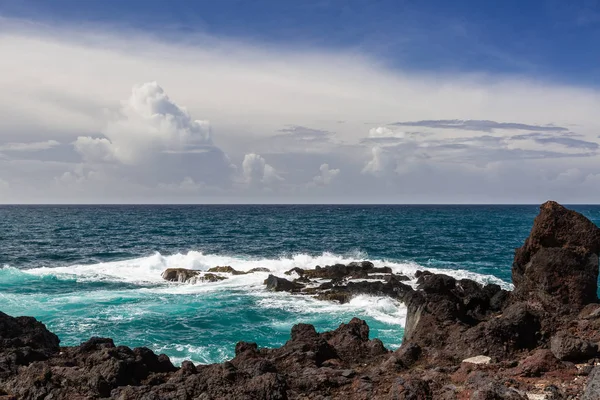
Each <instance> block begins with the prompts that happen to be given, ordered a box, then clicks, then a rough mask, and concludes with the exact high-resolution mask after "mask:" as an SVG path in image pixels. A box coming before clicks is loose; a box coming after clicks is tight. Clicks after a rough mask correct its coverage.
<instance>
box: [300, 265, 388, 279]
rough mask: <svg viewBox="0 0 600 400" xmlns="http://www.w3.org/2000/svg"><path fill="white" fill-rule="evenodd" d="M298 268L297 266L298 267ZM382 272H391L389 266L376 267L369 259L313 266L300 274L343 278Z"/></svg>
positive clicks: (313, 276) (315, 277) (321, 277)
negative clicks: (346, 263) (313, 267)
mask: <svg viewBox="0 0 600 400" xmlns="http://www.w3.org/2000/svg"><path fill="white" fill-rule="evenodd" d="M298 269H299V268H298ZM291 271H293V272H296V273H298V271H297V269H292V270H290V271H288V272H291ZM376 273H384V274H391V273H392V269H391V268H390V267H381V268H376V267H375V266H374V265H373V263H372V262H370V261H362V262H351V263H350V264H348V265H344V264H335V265H328V266H325V267H319V266H317V267H315V269H308V270H302V276H306V277H307V278H309V279H343V278H346V277H352V276H357V277H360V278H366V277H368V274H376Z"/></svg>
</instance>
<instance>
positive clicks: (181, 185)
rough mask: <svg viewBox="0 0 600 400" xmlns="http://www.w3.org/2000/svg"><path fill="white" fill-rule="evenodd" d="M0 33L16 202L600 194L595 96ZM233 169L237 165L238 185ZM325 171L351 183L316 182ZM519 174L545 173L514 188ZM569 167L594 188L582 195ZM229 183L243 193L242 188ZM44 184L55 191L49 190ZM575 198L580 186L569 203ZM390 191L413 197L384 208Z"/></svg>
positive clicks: (15, 27)
mask: <svg viewBox="0 0 600 400" xmlns="http://www.w3.org/2000/svg"><path fill="white" fill-rule="evenodd" d="M2 25H3V26H2V29H1V30H0V54H10V55H11V56H10V57H8V58H6V57H5V59H3V62H2V63H0V92H1V93H3V94H4V95H3V96H0V147H1V148H2V153H3V154H2V155H0V173H1V174H2V178H3V179H5V180H6V181H8V182H9V183H10V185H11V193H20V194H19V196H20V197H18V198H19V199H24V200H29V201H36V200H37V199H44V201H50V200H51V196H55V198H57V199H60V200H61V201H64V200H65V199H68V200H70V201H75V202H76V201H78V200H81V201H96V202H102V201H103V200H105V199H108V200H110V201H119V199H121V200H123V201H125V200H126V199H127V200H129V199H131V201H138V202H139V201H153V200H154V199H156V198H161V199H162V197H159V196H158V194H160V191H161V190H163V191H164V192H165V193H167V192H168V193H169V196H171V195H172V196H173V197H165V199H172V198H175V197H174V196H176V194H177V193H184V192H185V188H186V187H188V188H197V189H198V190H197V192H195V193H198V196H205V195H207V193H209V192H210V191H211V190H213V189H211V188H215V187H217V188H219V190H220V192H219V193H220V194H219V195H222V196H223V198H227V197H228V196H229V198H230V199H233V201H239V202H244V201H246V200H247V197H246V196H245V195H246V193H251V192H252V193H258V192H260V193H261V194H262V193H263V192H266V191H264V190H261V191H254V190H253V188H256V187H261V185H262V186H267V185H270V187H271V188H272V192H270V193H269V195H271V194H272V195H273V198H277V199H278V200H280V201H286V198H284V196H285V195H287V194H288V193H294V195H293V196H291V195H290V196H289V198H288V199H287V201H317V202H322V201H327V199H328V198H323V197H319V196H331V195H332V194H331V193H329V192H328V191H327V190H310V189H308V188H307V182H312V183H313V186H314V185H315V184H319V183H321V182H322V183H323V184H324V185H325V181H326V180H329V182H332V181H333V182H335V184H336V186H339V187H341V188H342V189H343V191H344V193H355V194H356V193H358V194H361V195H363V194H364V193H368V196H369V197H368V198H366V199H365V198H362V199H361V200H359V199H358V198H356V197H355V198H354V199H355V201H365V200H370V199H372V201H377V200H380V199H381V200H382V201H386V202H389V201H390V200H391V201H400V202H401V201H411V200H414V201H425V202H428V201H429V202H430V201H441V202H443V201H452V200H456V201H460V200H461V199H467V200H466V201H477V199H479V198H484V197H480V196H483V194H482V190H483V188H485V189H486V190H488V191H489V193H490V194H489V195H487V194H486V196H488V197H485V198H484V200H485V201H489V199H490V198H491V199H493V198H494V197H493V194H496V195H502V196H505V197H502V198H506V199H510V198H511V197H510V196H513V197H512V198H513V199H514V201H530V200H531V199H535V198H537V197H538V196H544V197H548V196H547V195H548V194H551V193H554V192H552V190H554V189H556V190H565V193H568V194H569V196H571V197H570V199H571V201H584V200H578V199H586V198H590V199H591V198H592V197H591V196H592V195H591V194H590V193H591V192H586V191H585V190H583V189H582V190H579V191H578V190H575V188H574V185H579V186H578V187H583V186H584V185H586V183H585V182H586V181H587V180H594V179H596V178H595V177H594V175H593V174H594V173H595V171H596V170H597V165H598V163H599V162H600V157H599V156H598V155H597V153H598V151H597V150H596V149H594V147H593V143H594V142H596V141H597V140H598V138H597V134H598V133H597V132H598V131H600V114H599V113H598V109H600V96H599V95H598V94H599V92H598V90H597V89H595V88H582V87H579V86H568V85H565V84H558V83H555V82H551V81H543V80H540V79H538V78H537V77H535V78H534V79H526V78H523V77H511V76H508V75H506V76H493V75H485V74H459V73H452V74H450V73H449V74H445V75H444V74H442V75H440V74H436V75H429V74H425V73H417V72H414V71H402V70H394V69H389V68H386V67H384V65H385V64H384V63H380V62H378V60H373V59H368V58H366V57H363V56H361V55H359V54H356V53H340V52H334V51H324V50H318V49H313V50H310V49H306V48H305V49H294V48H293V47H289V48H285V49H283V48H277V47H264V46H254V45H252V44H248V43H233V42H231V41H227V40H222V39H219V38H206V37H204V38H199V37H196V36H193V35H191V36H188V37H186V38H185V40H181V41H179V42H165V41H161V40H157V39H156V38H153V37H150V36H145V35H143V34H140V33H135V32H121V31H118V30H114V29H104V30H103V29H101V28H99V29H98V28H97V29H96V30H95V31H91V30H83V29H76V28H73V27H68V26H67V27H63V28H60V29H59V28H56V27H52V26H39V25H36V24H32V23H26V24H19V23H18V22H15V21H7V20H2ZM65 71H68V72H69V73H65ZM154 81H158V82H160V84H161V85H162V87H164V88H165V90H162V89H161V87H160V86H158V84H155V83H153V82H154ZM142 82H148V83H146V84H143V85H140V86H136V87H135V88H134V89H133V91H132V92H131V94H130V96H128V95H127V91H128V89H129V88H131V87H132V85H133V84H135V83H142ZM165 92H168V93H169V96H170V97H168V96H167V95H166V93H165ZM123 98H127V100H126V101H124V102H123V103H121V104H119V103H118V101H119V99H123ZM171 98H172V99H175V100H176V102H175V101H173V100H171ZM456 99H460V101H456ZM180 104H183V105H185V108H184V107H183V106H181V105H180ZM196 119H200V120H196ZM204 119H209V120H210V121H211V124H210V125H209V124H208V123H207V122H205V121H203V120H204ZM454 119H458V120H469V119H471V120H477V121H479V124H482V123H483V125H485V123H486V121H487V122H490V121H499V122H506V123H510V122H516V123H519V124H520V126H523V124H529V125H540V126H546V127H548V126H549V125H548V124H554V125H557V126H565V127H568V128H569V129H571V130H573V131H574V132H570V133H573V134H576V135H579V136H571V137H569V139H565V138H564V137H558V138H557V137H555V136H557V135H559V134H558V133H556V132H552V131H548V130H546V131H544V132H545V133H544V135H546V136H544V137H535V136H531V137H528V138H524V139H519V140H517V139H514V138H511V137H512V136H514V135H516V134H517V133H515V132H514V130H510V129H505V128H510V124H508V125H507V124H496V125H493V126H494V127H493V129H492V128H489V126H488V129H487V131H478V130H476V129H471V128H473V125H472V124H471V125H468V126H466V125H465V126H463V127H462V129H459V128H460V127H454V126H452V125H450V126H444V127H443V128H440V124H439V120H454ZM424 120H428V121H429V123H427V124H423V123H421V124H420V125H419V126H407V125H405V126H400V125H394V123H395V122H398V121H424ZM432 121H433V123H432ZM436 121H437V122H438V123H436ZM488 125H489V124H488ZM369 127H373V128H372V129H368V128H369ZM211 128H212V129H213V132H214V137H213V135H211ZM438 128H439V129H438ZM518 133H519V134H522V133H525V132H523V131H522V129H521V132H518ZM563 133H566V132H563ZM524 136H526V135H524ZM573 139H576V140H580V141H582V142H589V143H592V144H589V145H586V143H582V142H576V141H575V140H573ZM58 142H60V143H73V146H72V147H69V146H59V145H57V144H56V143H58ZM50 148H52V151H41V150H45V149H50ZM259 154H260V155H259ZM229 157H231V159H233V160H242V159H243V162H242V163H241V164H240V165H238V166H239V172H238V171H236V168H235V167H234V166H233V165H232V163H231V162H230V161H229ZM18 159H21V161H22V162H17V161H18ZM265 159H266V160H269V162H268V163H267V162H266V161H265ZM25 161H27V162H25ZM326 161H328V162H329V163H331V164H332V165H335V166H336V167H338V168H339V169H341V170H343V171H344V173H343V174H340V173H334V172H333V171H337V169H327V171H329V172H328V173H329V174H330V175H327V177H326V175H325V174H323V172H322V171H321V175H317V176H316V177H315V176H314V175H315V174H314V170H315V167H316V166H322V165H323V164H324V162H326ZM79 164H82V165H83V167H82V168H83V171H85V172H84V173H82V174H79V173H77V172H76V169H77V168H78V167H77V166H78V165H79ZM523 169H527V170H528V171H544V172H543V173H542V172H539V174H538V173H537V172H536V173H534V172H531V173H528V174H519V173H518V172H516V171H520V170H523ZM573 169H577V170H578V171H581V174H582V175H581V176H586V177H590V178H585V179H584V181H583V182H581V179H582V178H580V177H579V175H577V174H574V175H573V171H572V170H573ZM284 171H285V175H284ZM449 171H452V172H453V174H454V175H452V174H450V172H449ZM505 171H510V172H511V173H510V174H509V173H508V172H505ZM569 171H570V172H569ZM561 173H562V174H563V175H560V174H561ZM65 174H66V175H65ZM461 174H462V175H461ZM511 174H512V175H511ZM371 175H375V176H379V177H385V178H386V179H373V178H372V176H371ZM515 175H518V179H517V178H514V176H515ZM232 176H235V177H237V181H239V180H240V179H243V181H244V182H245V183H252V184H246V185H235V184H234V183H232V179H231V178H232ZM282 176H285V181H283V179H282ZM511 176H513V177H512V178H511ZM540 176H541V177H545V176H552V177H554V178H556V177H558V176H560V178H558V179H554V178H553V179H541V178H540ZM54 177H57V179H58V180H61V179H62V178H64V179H62V180H63V181H65V182H62V183H61V185H62V186H60V187H58V186H57V188H54V189H53V188H52V187H50V186H48V185H49V184H48V182H51V183H52V184H53V185H58V184H57V183H56V182H55V181H54ZM92 178H93V180H92ZM392 178H393V179H392ZM576 178H577V179H576ZM486 180H489V181H493V182H494V185H495V186H491V185H484V183H485V182H486ZM66 181H68V182H69V184H68V185H67V184H66ZM277 182H279V183H280V184H277V185H275V184H274V183H277ZM568 182H575V183H569V185H570V186H568V189H565V187H567V186H564V185H567V183H568ZM361 185H362V186H363V187H364V186H365V185H367V186H368V190H362V189H357V188H360V187H361ZM513 186H514V187H515V189H514V190H512V191H508V192H507V191H506V190H503V191H502V192H501V193H500V192H498V190H499V189H496V188H506V187H509V188H510V187H513ZM294 187H295V188H297V190H296V191H294V190H293V189H292V188H294ZM399 188H401V189H402V190H404V193H410V194H411V196H413V197H408V194H407V195H406V196H407V197H394V196H397V195H398V193H399V192H400V190H399ZM430 188H436V190H438V191H437V192H435V193H433V192H432V190H433V189H430ZM52 190H55V192H52ZM194 190H195V189H194ZM192 191H193V190H188V192H192ZM331 192H333V190H332V191H331ZM40 193H41V194H43V196H41V195H40ZM124 193H127V196H128V197H127V198H125V197H124V196H125V194H124ZM157 193H158V194H157ZM304 194H306V196H314V197H312V198H309V197H306V198H304V197H303V195H304ZM155 195H156V196H157V197H149V196H155ZM15 196H16V194H15ZM165 196H166V195H165ZM276 196H281V197H276ZM386 196H388V197H386ZM390 196H391V197H390ZM478 196H479V197H478ZM198 198H199V199H200V197H198ZM499 198H500V197H499ZM194 200H196V198H194ZM342 200H343V199H342ZM542 200H545V199H542ZM57 201H58V200H57Z"/></svg>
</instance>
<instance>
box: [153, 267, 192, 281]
mask: <svg viewBox="0 0 600 400" xmlns="http://www.w3.org/2000/svg"><path fill="white" fill-rule="evenodd" d="M198 275H200V271H195V270H193V269H186V268H167V269H166V270H165V271H164V272H163V273H162V278H163V279H164V280H166V281H170V282H181V283H192V282H193V281H195V280H196V277H197V276H198Z"/></svg>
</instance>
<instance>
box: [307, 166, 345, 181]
mask: <svg viewBox="0 0 600 400" xmlns="http://www.w3.org/2000/svg"><path fill="white" fill-rule="evenodd" d="M319 171H320V174H319V175H317V176H315V177H314V178H313V182H314V184H316V185H319V186H326V185H329V184H330V183H331V182H332V181H333V180H334V179H335V178H336V177H337V176H338V175H339V174H340V170H339V169H330V168H329V164H321V167H319Z"/></svg>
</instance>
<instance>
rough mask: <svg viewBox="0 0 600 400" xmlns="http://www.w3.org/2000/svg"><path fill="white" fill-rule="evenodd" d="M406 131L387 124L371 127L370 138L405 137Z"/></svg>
mask: <svg viewBox="0 0 600 400" xmlns="http://www.w3.org/2000/svg"><path fill="white" fill-rule="evenodd" d="M404 136H405V133H404V132H401V131H396V130H393V129H390V128H388V127H385V126H379V127H377V128H371V129H369V138H398V139H402V138H404Z"/></svg>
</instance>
